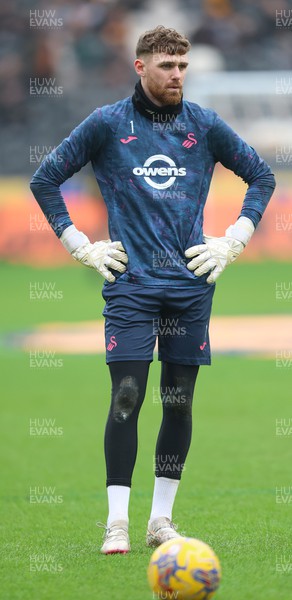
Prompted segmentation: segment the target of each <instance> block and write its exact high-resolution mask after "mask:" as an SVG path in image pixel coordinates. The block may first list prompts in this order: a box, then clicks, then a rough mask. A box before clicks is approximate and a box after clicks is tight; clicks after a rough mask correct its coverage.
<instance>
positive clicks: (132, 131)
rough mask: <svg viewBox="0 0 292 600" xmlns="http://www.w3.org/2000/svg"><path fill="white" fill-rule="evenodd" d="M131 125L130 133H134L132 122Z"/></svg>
mask: <svg viewBox="0 0 292 600" xmlns="http://www.w3.org/2000/svg"><path fill="white" fill-rule="evenodd" d="M130 123H131V133H134V121H130Z"/></svg>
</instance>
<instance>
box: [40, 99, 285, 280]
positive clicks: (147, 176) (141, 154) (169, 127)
mask: <svg viewBox="0 0 292 600" xmlns="http://www.w3.org/2000/svg"><path fill="white" fill-rule="evenodd" d="M88 162H91V164H92V168H93V171H94V174H95V177H96V180H97V182H98V185H99V187H100V190H101V193H102V195H103V198H104V201H105V204H106V206H107V210H108V228H109V234H110V238H111V240H112V241H115V240H120V241H121V242H122V244H123V246H124V248H125V250H126V252H127V254H128V257H129V263H128V266H127V271H126V273H124V274H118V277H119V280H120V281H125V282H130V283H137V284H143V285H159V286H161V285H163V286H173V285H175V286H189V285H204V284H205V279H206V277H207V276H203V277H196V276H194V274H193V273H192V272H190V271H189V270H188V269H187V267H186V263H187V261H186V258H185V256H184V252H185V250H186V249H187V248H189V247H190V246H193V245H195V244H200V243H202V241H203V211H204V206H205V202H206V199H207V195H208V191H209V187H210V182H211V178H212V174H213V170H214V166H215V164H216V162H220V163H222V164H223V165H224V166H225V167H227V168H228V169H231V170H232V171H233V172H234V173H235V174H236V175H238V176H240V177H241V178H242V179H243V180H244V181H245V182H246V183H247V184H248V189H247V192H246V195H245V198H244V202H243V205H242V210H241V216H246V217H249V218H250V219H251V220H252V221H253V223H254V225H255V226H256V225H257V224H258V222H259V220H260V219H261V216H262V214H263V212H264V210H265V208H266V206H267V204H268V201H269V199H270V197H271V195H272V193H273V190H274V187H275V180H274V176H273V175H272V173H271V169H270V167H269V166H268V165H267V163H266V162H265V161H264V160H263V159H262V158H260V157H259V156H258V154H257V153H256V152H255V150H254V149H253V148H251V147H250V146H249V145H248V144H247V143H246V142H245V141H244V140H242V139H241V138H240V137H239V136H238V135H237V134H236V133H235V132H234V131H233V130H232V129H231V128H230V127H229V126H228V125H227V124H226V123H225V122H224V121H223V120H222V119H221V118H220V117H219V116H218V115H217V114H216V113H215V112H214V111H213V110H209V109H203V108H201V107H200V106H198V105H197V104H194V103H192V102H187V101H183V108H182V112H181V113H180V114H179V115H178V116H177V117H176V118H175V120H173V121H172V122H171V123H155V121H154V122H152V121H151V120H149V119H147V118H145V117H144V116H142V115H141V114H140V113H139V112H138V111H137V110H136V109H135V108H134V105H133V102H132V98H130V97H129V98H126V99H124V100H121V101H119V102H117V103H116V104H113V105H107V106H103V107H102V108H97V109H96V110H95V111H94V112H93V113H92V114H91V115H89V117H87V119H85V120H84V121H83V122H82V123H81V124H80V125H78V127H76V129H74V130H73V131H72V133H71V134H70V135H69V137H68V138H65V139H64V140H63V142H62V143H61V144H60V145H59V146H58V147H57V148H56V149H55V150H53V152H51V153H50V154H49V155H48V156H47V157H46V158H45V160H44V161H43V162H42V164H41V166H40V167H39V169H38V170H37V171H36V173H35V174H34V176H33V179H32V181H31V190H32V192H33V193H34V195H35V197H36V199H37V201H38V203H39V205H40V207H41V209H42V210H43V212H44V214H45V216H46V217H47V219H48V221H49V223H50V224H51V226H52V228H53V229H54V231H55V233H56V234H57V236H58V237H60V236H61V234H62V232H63V231H64V229H66V227H68V226H69V225H71V224H72V221H71V219H70V216H69V214H68V211H67V208H66V206H65V203H64V200H63V197H62V194H61V191H60V187H59V186H60V185H61V184H62V183H64V181H66V179H68V178H69V177H71V176H72V175H73V174H74V173H76V172H77V171H79V170H80V169H81V167H83V166H84V165H86V164H87V163H88ZM91 241H95V240H91Z"/></svg>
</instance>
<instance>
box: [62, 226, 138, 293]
mask: <svg viewBox="0 0 292 600" xmlns="http://www.w3.org/2000/svg"><path fill="white" fill-rule="evenodd" d="M60 241H61V242H62V244H63V246H64V248H66V250H68V252H70V254H71V255H72V256H73V258H74V259H75V260H78V261H79V262H81V263H82V264H83V265H85V266H86V267H91V268H92V269H95V270H96V271H98V272H99V273H100V274H101V275H102V276H103V277H104V278H105V279H107V281H109V282H110V283H114V282H115V280H116V278H115V276H114V275H113V274H112V273H111V271H110V270H109V269H114V270H115V271H119V272H120V273H124V272H125V271H126V264H127V262H128V257H127V254H126V252H125V250H124V248H123V245H122V243H121V242H111V240H102V241H100V242H95V243H94V244H91V243H90V241H89V239H88V237H87V236H86V235H85V234H84V233H82V231H78V230H77V229H76V227H75V226H74V225H70V226H69V227H67V229H65V230H64V231H63V233H62V235H61V237H60Z"/></svg>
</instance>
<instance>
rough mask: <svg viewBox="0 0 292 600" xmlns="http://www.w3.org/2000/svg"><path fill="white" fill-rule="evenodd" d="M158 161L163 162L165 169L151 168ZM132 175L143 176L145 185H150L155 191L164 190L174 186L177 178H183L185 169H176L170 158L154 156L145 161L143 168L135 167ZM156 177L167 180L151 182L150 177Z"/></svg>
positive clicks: (161, 155) (159, 155)
mask: <svg viewBox="0 0 292 600" xmlns="http://www.w3.org/2000/svg"><path fill="white" fill-rule="evenodd" d="M158 160H159V161H162V162H165V163H166V164H167V167H152V166H151V165H152V163H154V162H156V161H158ZM133 173H134V175H138V176H141V175H142V176H144V179H145V181H146V183H148V185H151V187H153V188H155V189H157V190H165V189H166V188H169V187H170V186H171V185H173V184H174V182H175V180H176V178H177V177H184V176H185V175H186V169H185V168H184V167H181V168H179V169H178V168H177V166H176V164H175V162H174V161H173V160H172V158H169V156H165V154H154V155H153V156H149V158H147V160H145V162H144V165H143V167H135V168H134V169H133ZM157 175H158V176H159V177H167V178H168V179H166V181H162V182H160V183H159V182H157V181H153V179H151V177H156V176H157Z"/></svg>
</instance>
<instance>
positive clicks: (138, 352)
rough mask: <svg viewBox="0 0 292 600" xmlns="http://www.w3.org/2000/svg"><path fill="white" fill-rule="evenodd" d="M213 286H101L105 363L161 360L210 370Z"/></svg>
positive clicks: (117, 283) (131, 284)
mask: <svg viewBox="0 0 292 600" xmlns="http://www.w3.org/2000/svg"><path fill="white" fill-rule="evenodd" d="M214 290H215V285H214V284H211V285H209V284H206V285H204V286H194V287H185V288H182V287H179V288H175V287H174V288H170V287H168V288H167V287H157V286H155V287H154V286H153V287H150V286H149V287H148V286H144V285H136V284H133V283H119V282H118V281H117V282H116V283H114V284H109V285H105V286H104V288H103V292H102V295H103V298H104V300H105V301H106V305H105V308H104V311H103V315H104V317H105V344H106V362H107V363H110V362H115V361H126V360H146V361H152V360H153V350H154V347H155V343H156V340H157V339H158V358H159V360H162V361H165V362H170V363H175V364H182V365H209V364H210V363H211V356H210V343H209V320H210V313H211V307H212V298H213V294H214Z"/></svg>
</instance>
